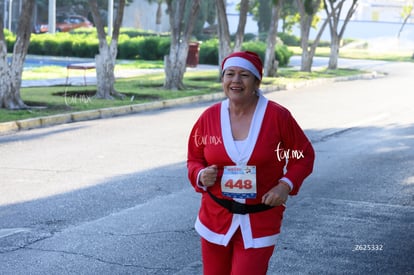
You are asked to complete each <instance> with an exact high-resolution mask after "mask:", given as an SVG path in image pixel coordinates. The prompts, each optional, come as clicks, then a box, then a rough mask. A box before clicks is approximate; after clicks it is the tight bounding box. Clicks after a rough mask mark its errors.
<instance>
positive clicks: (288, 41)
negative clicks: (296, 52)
mask: <svg viewBox="0 0 414 275" xmlns="http://www.w3.org/2000/svg"><path fill="white" fill-rule="evenodd" d="M277 36H278V37H280V39H281V40H282V41H283V44H285V45H288V46H296V47H297V46H300V39H299V37H297V36H294V35H293V34H288V33H283V32H281V33H278V34H277Z"/></svg>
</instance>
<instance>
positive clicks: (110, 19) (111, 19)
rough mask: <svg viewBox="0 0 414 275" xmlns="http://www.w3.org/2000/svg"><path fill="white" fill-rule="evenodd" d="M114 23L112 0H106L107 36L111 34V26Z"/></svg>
mask: <svg viewBox="0 0 414 275" xmlns="http://www.w3.org/2000/svg"><path fill="white" fill-rule="evenodd" d="M113 24H114V0H109V1H108V36H112V26H113Z"/></svg>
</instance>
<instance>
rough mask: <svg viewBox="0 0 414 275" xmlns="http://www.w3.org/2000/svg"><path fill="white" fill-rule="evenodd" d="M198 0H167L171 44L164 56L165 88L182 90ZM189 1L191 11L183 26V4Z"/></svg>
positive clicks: (198, 7)
mask: <svg viewBox="0 0 414 275" xmlns="http://www.w3.org/2000/svg"><path fill="white" fill-rule="evenodd" d="M200 1H201V0H194V1H187V0H177V1H175V2H174V3H172V1H167V5H168V11H169V17H170V26H171V46H170V54H169V55H168V56H166V57H165V58H164V61H165V62H164V70H165V82H164V88H165V89H168V90H182V89H184V88H185V87H184V82H183V79H184V73H185V70H186V65H187V64H186V63H187V56H188V48H189V42H190V37H191V34H192V32H193V28H194V25H195V20H196V17H197V14H198V11H199V9H200ZM189 3H191V5H192V6H191V12H190V14H189V17H188V20H187V24H185V26H184V25H183V24H182V22H183V20H184V11H185V6H186V4H189Z"/></svg>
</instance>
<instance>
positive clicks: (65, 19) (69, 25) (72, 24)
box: [34, 15, 93, 33]
mask: <svg viewBox="0 0 414 275" xmlns="http://www.w3.org/2000/svg"><path fill="white" fill-rule="evenodd" d="M92 27H93V24H92V23H91V22H90V21H89V20H88V19H87V18H86V17H84V16H81V15H70V16H62V15H58V16H56V32H69V31H71V30H74V29H77V28H92ZM48 28H49V25H48V24H46V23H41V24H37V25H35V26H34V32H35V33H45V32H48Z"/></svg>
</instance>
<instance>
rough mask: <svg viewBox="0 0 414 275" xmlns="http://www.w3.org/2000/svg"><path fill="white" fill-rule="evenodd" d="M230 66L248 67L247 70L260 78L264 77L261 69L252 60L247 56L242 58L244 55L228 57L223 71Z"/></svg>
mask: <svg viewBox="0 0 414 275" xmlns="http://www.w3.org/2000/svg"><path fill="white" fill-rule="evenodd" d="M228 67H240V68H243V69H246V70H248V71H250V72H251V73H252V74H254V75H255V76H256V77H257V78H258V79H260V80H261V79H262V77H261V76H260V73H259V71H258V70H257V69H256V67H255V66H254V65H253V63H252V62H250V61H249V60H247V59H245V58H242V57H239V56H235V57H230V58H228V59H227V60H226V62H224V65H223V72H224V71H225V70H226V69H227V68H228Z"/></svg>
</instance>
